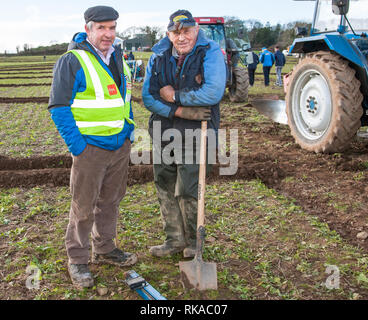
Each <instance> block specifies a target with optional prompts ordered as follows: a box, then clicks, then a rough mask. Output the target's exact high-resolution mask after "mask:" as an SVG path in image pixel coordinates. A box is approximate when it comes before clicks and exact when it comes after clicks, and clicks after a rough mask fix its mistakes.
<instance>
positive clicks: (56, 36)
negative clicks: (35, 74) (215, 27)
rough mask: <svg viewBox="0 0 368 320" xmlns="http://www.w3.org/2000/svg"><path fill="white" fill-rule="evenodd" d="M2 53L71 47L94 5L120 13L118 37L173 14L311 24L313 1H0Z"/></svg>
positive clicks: (162, 22) (161, 23) (159, 23)
mask: <svg viewBox="0 0 368 320" xmlns="http://www.w3.org/2000/svg"><path fill="white" fill-rule="evenodd" d="M0 4H1V6H0V8H1V10H0V30H1V31H0V52H1V53H3V52H4V50H6V51H7V52H15V51H16V46H17V45H19V46H20V47H21V48H23V45H24V44H25V43H27V44H30V45H31V46H32V47H37V46H39V45H49V44H52V43H62V42H69V41H70V40H71V38H72V36H73V35H74V34H75V33H76V32H78V31H83V30H84V19H83V13H84V11H85V10H86V9H87V8H89V7H92V6H95V5H109V6H112V7H114V8H115V9H116V10H117V11H118V12H119V13H120V18H119V20H118V28H117V30H118V31H119V32H121V31H123V30H125V29H127V28H129V27H131V26H136V27H140V26H145V25H150V26H161V27H166V26H167V24H168V19H169V16H170V14H171V13H173V12H174V11H176V10H178V9H187V10H189V11H191V12H192V14H193V15H194V16H235V17H238V18H240V19H243V20H246V19H257V20H259V21H261V22H262V23H266V22H267V21H269V22H270V23H271V24H272V25H274V24H277V23H281V24H285V23H287V22H291V21H295V20H304V21H311V20H312V16H313V10H314V2H313V1H302V2H301V1H293V0H258V1H257V0H229V1H226V0H222V1H220V0H186V1H174V0H163V1H157V0H156V1H155V0H139V1H134V0H129V1H124V0H121V1H110V0H105V1H93V0H62V1H46V0H32V1H26V0H13V1H9V0H0Z"/></svg>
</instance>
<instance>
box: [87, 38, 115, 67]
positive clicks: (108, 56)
mask: <svg viewBox="0 0 368 320" xmlns="http://www.w3.org/2000/svg"><path fill="white" fill-rule="evenodd" d="M87 42H88V43H89V44H90V45H91V46H92V47H93V49H95V50H96V52H97V54H98V55H99V57H100V58H101V59H102V61H103V62H104V63H105V64H106V65H109V64H110V58H111V55H112V54H113V52H114V51H115V48H114V47H113V46H111V47H110V48H109V50H108V51H107V54H106V57H105V55H104V54H103V53H102V51H101V50H99V49H97V48H96V47H95V46H94V45H93V44H92V43H91V41H89V40H88V39H87Z"/></svg>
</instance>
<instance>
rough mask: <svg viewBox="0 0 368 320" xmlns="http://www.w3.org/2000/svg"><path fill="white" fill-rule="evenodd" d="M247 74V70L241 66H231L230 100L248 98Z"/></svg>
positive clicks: (239, 100) (245, 99)
mask: <svg viewBox="0 0 368 320" xmlns="http://www.w3.org/2000/svg"><path fill="white" fill-rule="evenodd" d="M248 89H249V75H248V70H247V69H246V68H242V67H233V84H232V85H231V86H230V87H229V98H230V101H231V102H244V101H247V100H248Z"/></svg>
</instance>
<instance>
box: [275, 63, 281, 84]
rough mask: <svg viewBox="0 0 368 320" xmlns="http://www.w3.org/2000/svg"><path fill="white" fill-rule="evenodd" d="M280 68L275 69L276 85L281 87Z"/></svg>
mask: <svg viewBox="0 0 368 320" xmlns="http://www.w3.org/2000/svg"><path fill="white" fill-rule="evenodd" d="M281 71H282V67H276V84H278V85H279V86H282V74H281Z"/></svg>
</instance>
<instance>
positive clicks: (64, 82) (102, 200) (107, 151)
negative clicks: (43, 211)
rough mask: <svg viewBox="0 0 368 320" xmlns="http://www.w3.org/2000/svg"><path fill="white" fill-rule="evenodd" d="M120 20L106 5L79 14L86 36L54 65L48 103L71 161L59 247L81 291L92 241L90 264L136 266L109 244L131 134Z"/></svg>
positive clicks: (87, 279) (88, 278)
mask: <svg viewBox="0 0 368 320" xmlns="http://www.w3.org/2000/svg"><path fill="white" fill-rule="evenodd" d="M118 17H119V14H118V12H117V11H115V10H114V9H113V8H111V7H106V6H96V7H92V8H89V9H88V10H87V11H86V12H85V14H84V18H85V21H86V26H85V31H86V33H77V34H76V35H75V36H74V38H73V41H72V42H71V44H70V45H69V48H68V50H69V51H68V52H67V53H66V54H64V55H63V56H62V57H61V58H60V59H59V60H58V61H57V63H56V64H55V67H54V78H53V83H52V89H51V94H50V100H49V111H50V113H51V118H52V120H53V121H54V123H55V125H56V127H57V129H58V131H59V133H60V135H61V136H62V138H63V139H64V141H65V143H66V145H67V146H68V148H69V151H70V152H71V154H72V157H73V166H72V169H71V177H70V190H71V194H72V203H71V208H70V215H69V224H68V227H67V232H66V239H65V245H66V251H67V255H68V270H69V274H70V277H71V279H72V282H73V284H75V285H76V286H77V287H80V288H84V287H91V286H93V275H92V274H91V272H90V270H89V268H88V258H89V246H90V244H89V236H90V235H91V237H92V252H93V255H92V262H93V263H111V264H116V265H119V266H131V265H133V264H134V263H136V262H137V256H136V255H135V254H133V253H128V252H123V251H122V250H120V249H118V248H116V246H115V244H114V241H113V239H114V238H115V235H116V223H117V217H118V213H119V204H120V201H121V200H122V198H123V196H124V194H125V191H126V184H127V176H128V165H129V157H130V150H131V142H132V141H133V131H134V121H133V113H132V109H131V102H130V100H131V72H130V69H129V67H128V66H127V64H126V63H125V61H124V59H123V57H122V53H121V48H120V47H119V46H116V47H115V46H114V45H113V44H114V40H115V34H116V20H117V19H118Z"/></svg>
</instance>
